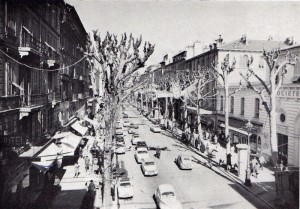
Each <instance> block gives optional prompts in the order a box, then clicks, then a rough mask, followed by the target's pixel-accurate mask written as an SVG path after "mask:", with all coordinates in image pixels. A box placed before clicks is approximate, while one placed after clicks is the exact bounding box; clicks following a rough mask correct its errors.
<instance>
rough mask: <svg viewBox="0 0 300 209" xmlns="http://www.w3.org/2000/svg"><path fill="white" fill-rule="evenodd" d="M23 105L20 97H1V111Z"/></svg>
mask: <svg viewBox="0 0 300 209" xmlns="http://www.w3.org/2000/svg"><path fill="white" fill-rule="evenodd" d="M20 104H21V97H20V96H15V95H13V96H5V97H0V111H4V110H11V109H16V108H19V107H20Z"/></svg>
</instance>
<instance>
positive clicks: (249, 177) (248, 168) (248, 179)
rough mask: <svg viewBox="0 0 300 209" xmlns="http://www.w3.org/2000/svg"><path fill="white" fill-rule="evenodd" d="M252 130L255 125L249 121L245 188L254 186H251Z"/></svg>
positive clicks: (247, 126)
mask: <svg viewBox="0 0 300 209" xmlns="http://www.w3.org/2000/svg"><path fill="white" fill-rule="evenodd" d="M252 128H253V124H252V123H251V122H250V119H249V121H248V123H246V129H247V132H248V158H247V169H246V179H245V186H252V184H251V169H250V144H249V142H250V135H251V130H252Z"/></svg>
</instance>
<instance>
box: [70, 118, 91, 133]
mask: <svg viewBox="0 0 300 209" xmlns="http://www.w3.org/2000/svg"><path fill="white" fill-rule="evenodd" d="M71 127H72V128H73V129H74V130H75V131H77V132H78V133H80V134H81V135H82V136H83V135H85V134H86V132H87V131H88V127H85V126H82V125H81V124H80V122H79V121H76V122H75V123H74V124H72V125H71Z"/></svg>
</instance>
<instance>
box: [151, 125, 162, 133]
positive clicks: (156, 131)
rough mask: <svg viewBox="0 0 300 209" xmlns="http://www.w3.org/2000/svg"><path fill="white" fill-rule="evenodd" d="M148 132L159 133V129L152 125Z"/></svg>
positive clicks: (157, 126)
mask: <svg viewBox="0 0 300 209" xmlns="http://www.w3.org/2000/svg"><path fill="white" fill-rule="evenodd" d="M150 131H152V132H154V133H160V131H161V129H160V127H159V125H153V126H151V127H150Z"/></svg>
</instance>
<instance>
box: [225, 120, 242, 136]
mask: <svg viewBox="0 0 300 209" xmlns="http://www.w3.org/2000/svg"><path fill="white" fill-rule="evenodd" d="M220 127H222V128H225V125H224V123H222V124H220ZM229 130H232V131H236V132H238V133H241V134H244V135H246V136H248V132H247V131H244V130H242V129H238V128H235V127H232V126H229Z"/></svg>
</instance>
